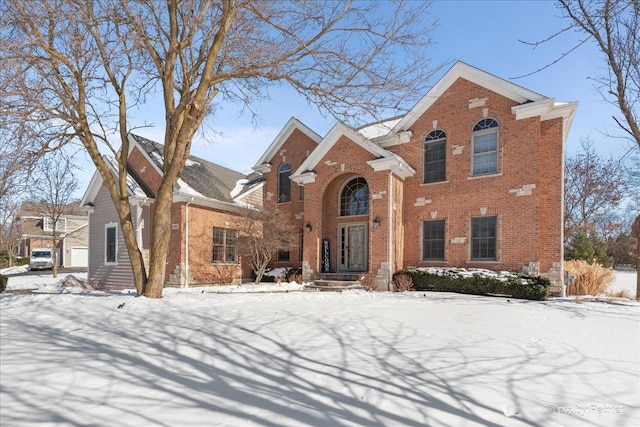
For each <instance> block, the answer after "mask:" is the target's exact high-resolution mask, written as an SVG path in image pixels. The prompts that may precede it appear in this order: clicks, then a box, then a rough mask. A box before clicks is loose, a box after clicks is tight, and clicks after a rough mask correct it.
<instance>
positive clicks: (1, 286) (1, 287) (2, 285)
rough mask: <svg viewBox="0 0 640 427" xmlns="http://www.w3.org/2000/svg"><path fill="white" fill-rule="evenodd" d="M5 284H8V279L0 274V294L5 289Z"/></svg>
mask: <svg viewBox="0 0 640 427" xmlns="http://www.w3.org/2000/svg"><path fill="white" fill-rule="evenodd" d="M7 283H9V277H8V276H3V275H2V274H0V293H1V292H4V290H5V289H7Z"/></svg>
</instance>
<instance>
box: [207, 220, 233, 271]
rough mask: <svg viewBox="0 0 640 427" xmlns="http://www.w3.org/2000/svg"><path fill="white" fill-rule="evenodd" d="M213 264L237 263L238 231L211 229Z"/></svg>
mask: <svg viewBox="0 0 640 427" xmlns="http://www.w3.org/2000/svg"><path fill="white" fill-rule="evenodd" d="M212 261H213V262H214V263H225V262H229V263H237V262H238V231H237V230H230V229H228V228H217V227H214V229H213V259H212Z"/></svg>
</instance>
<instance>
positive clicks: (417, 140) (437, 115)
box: [389, 79, 562, 271]
mask: <svg viewBox="0 0 640 427" xmlns="http://www.w3.org/2000/svg"><path fill="white" fill-rule="evenodd" d="M483 97H487V98H488V99H487V101H486V104H485V105H483V106H480V107H476V108H471V109H470V108H468V105H469V100H471V99H473V98H483ZM514 105H516V103H515V102H514V101H512V100H510V99H508V98H505V97H502V96H500V95H498V94H495V93H493V92H491V91H489V90H487V89H485V88H482V87H480V86H477V85H475V84H473V83H470V82H468V81H466V80H463V79H459V80H458V81H456V82H455V83H454V84H453V85H452V86H451V87H450V88H449V90H448V91H447V92H446V93H445V94H443V96H442V97H441V98H440V99H438V100H437V101H436V102H435V103H434V104H433V105H432V106H431V108H429V110H428V111H427V112H425V113H424V114H423V116H422V117H420V118H419V119H418V120H417V121H416V123H415V124H414V125H413V126H412V128H411V131H412V132H413V136H412V138H411V141H410V142H409V143H407V144H403V145H398V146H394V147H390V148H389V150H390V151H393V152H396V153H398V154H399V155H401V156H402V157H403V158H404V159H405V160H406V161H407V162H408V163H409V164H411V166H413V167H414V168H415V169H416V170H417V171H418V172H417V174H416V175H415V176H414V177H411V178H407V179H406V181H405V184H404V201H405V203H404V209H405V212H404V217H405V228H406V232H405V245H404V249H405V250H404V263H405V265H407V266H416V265H418V266H420V265H434V264H446V265H452V266H460V267H484V268H489V269H505V270H520V269H521V268H522V267H523V266H524V265H526V264H528V263H529V262H538V261H539V262H541V266H543V271H546V270H545V268H546V267H547V266H549V265H550V264H551V263H552V262H553V261H558V260H559V252H558V251H559V248H560V243H559V241H558V239H557V238H556V234H559V228H558V225H559V224H560V220H561V218H560V210H559V209H560V206H561V191H560V189H559V188H560V187H559V185H560V184H561V179H562V178H561V174H562V172H561V167H560V162H561V161H562V148H561V145H562V143H561V141H562V139H561V134H560V132H561V126H558V124H557V123H555V124H552V123H550V122H543V123H542V124H541V122H540V121H539V118H530V119H525V120H519V121H516V120H515V116H514V115H513V114H512V113H511V107H512V106H514ZM484 109H487V113H488V114H487V115H486V117H487V118H493V119H495V120H497V121H498V123H499V136H498V144H499V145H498V149H499V155H498V159H499V160H498V174H496V175H492V176H485V177H471V156H472V146H471V143H472V129H473V126H474V125H475V123H477V122H478V121H479V120H481V119H483V118H485V116H484V115H483V110H484ZM434 120H437V126H436V127H435V129H441V130H443V131H444V132H446V134H447V181H446V182H442V183H432V184H422V180H423V164H422V162H423V154H422V150H423V141H424V138H425V136H426V135H427V134H428V133H429V132H431V131H432V130H434V126H433V121H434ZM558 121H559V120H555V121H554V122H558ZM548 128H551V129H548ZM543 130H544V137H543V136H542V131H543ZM455 146H458V147H456V148H458V150H460V147H461V150H462V152H461V153H460V154H454V147H455ZM546 157H550V159H546ZM541 171H544V173H543V174H541ZM525 184H535V185H536V188H535V189H533V191H532V195H531V196H516V195H515V193H514V192H511V190H515V189H518V188H521V187H522V186H523V185H525ZM418 198H424V199H426V200H430V201H431V202H430V203H427V204H425V205H424V206H415V204H416V201H417V199H418ZM541 206H542V207H541ZM481 208H487V209H486V215H497V217H498V237H497V239H498V242H497V244H498V261H497V262H471V261H470V241H469V239H470V218H471V217H473V216H480V215H481V210H480V209H481ZM543 217H544V220H543V219H542V218H543ZM432 218H435V219H445V220H446V235H445V239H446V244H445V252H446V262H445V263H425V262H422V261H421V258H422V254H421V252H422V248H421V246H422V241H421V239H422V230H421V224H422V221H423V220H429V219H432ZM543 221H544V222H543ZM549 224H554V225H553V227H550V226H549ZM456 237H464V238H465V242H464V243H451V240H452V239H453V238H456ZM543 240H544V243H542V242H543ZM542 246H544V248H542Z"/></svg>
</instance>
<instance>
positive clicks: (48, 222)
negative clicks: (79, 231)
mask: <svg viewBox="0 0 640 427" xmlns="http://www.w3.org/2000/svg"><path fill="white" fill-rule="evenodd" d="M55 223H56V231H65V230H66V229H67V219H66V218H58V220H57V221H56V222H55ZM42 229H43V230H44V231H53V218H51V217H50V216H45V217H44V218H43V219H42Z"/></svg>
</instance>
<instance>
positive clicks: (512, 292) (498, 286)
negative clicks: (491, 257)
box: [394, 269, 551, 301]
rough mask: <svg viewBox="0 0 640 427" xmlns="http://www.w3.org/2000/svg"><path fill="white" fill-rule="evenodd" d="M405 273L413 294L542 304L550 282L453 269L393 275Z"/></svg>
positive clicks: (538, 278)
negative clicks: (450, 294) (503, 298)
mask: <svg viewBox="0 0 640 427" xmlns="http://www.w3.org/2000/svg"><path fill="white" fill-rule="evenodd" d="M399 274H407V275H409V276H411V279H412V280H413V286H414V288H415V290H416V291H436V292H456V293H460V294H471V295H492V296H508V297H511V298H518V299H528V300H535V301H544V300H546V299H547V295H548V293H549V286H550V284H551V283H550V281H549V279H548V278H546V277H541V276H526V275H516V274H512V275H509V276H506V277H502V278H498V277H487V276H483V275H482V274H473V275H471V276H469V275H468V274H467V275H461V274H459V272H457V271H456V270H455V269H450V270H449V271H446V270H444V271H441V272H440V274H437V273H433V272H428V271H423V270H414V269H406V270H400V271H398V272H396V273H395V274H394V278H395V276H397V275H399Z"/></svg>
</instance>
